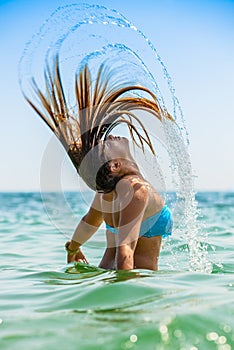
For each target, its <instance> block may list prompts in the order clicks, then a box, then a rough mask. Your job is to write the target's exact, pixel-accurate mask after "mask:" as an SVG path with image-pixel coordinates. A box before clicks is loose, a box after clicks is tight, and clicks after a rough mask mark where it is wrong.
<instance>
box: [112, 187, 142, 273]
mask: <svg viewBox="0 0 234 350" xmlns="http://www.w3.org/2000/svg"><path fill="white" fill-rule="evenodd" d="M128 186H131V184H129V183H125V184H123V188H122V189H123V191H122V189H121V191H120V195H121V192H122V196H121V197H122V198H121V201H120V203H121V210H120V218H119V233H118V245H117V250H116V264H117V266H116V267H117V269H118V270H131V269H133V268H134V251H135V248H136V245H137V241H138V238H139V231H140V227H141V223H142V219H143V216H144V212H145V208H146V206H147V203H148V189H147V187H146V186H145V185H142V184H136V185H134V186H133V187H131V188H129V189H128V188H127V187H128ZM124 187H126V188H124ZM124 193H125V194H124ZM126 194H127V195H128V196H129V195H131V196H132V198H131V200H129V199H127V198H126V197H127V195H126ZM125 203H128V204H127V205H125Z"/></svg>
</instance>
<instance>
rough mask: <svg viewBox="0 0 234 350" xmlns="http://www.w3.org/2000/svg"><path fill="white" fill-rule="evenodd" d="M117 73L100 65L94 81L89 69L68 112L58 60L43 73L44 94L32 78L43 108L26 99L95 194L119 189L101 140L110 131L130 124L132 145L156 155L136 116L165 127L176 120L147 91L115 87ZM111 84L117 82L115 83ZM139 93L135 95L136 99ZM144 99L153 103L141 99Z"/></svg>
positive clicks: (80, 78)
mask: <svg viewBox="0 0 234 350" xmlns="http://www.w3.org/2000/svg"><path fill="white" fill-rule="evenodd" d="M113 74H115V73H114V71H113V70H111V69H110V68H109V67H107V66H106V65H104V64H102V65H100V67H99V69H98V72H97V75H96V77H95V79H93V77H91V73H90V70H89V67H88V65H87V64H86V65H84V67H83V68H81V69H80V70H79V72H78V73H77V74H76V76H75V96H76V106H75V109H74V107H73V108H71V107H70V106H68V102H67V98H66V95H65V92H64V88H63V84H62V79H61V74H60V69H59V57H58V56H56V58H55V60H54V62H53V66H52V68H51V67H49V65H48V64H46V66H45V69H44V76H45V87H46V91H45V93H43V92H42V91H41V89H40V88H39V87H38V85H37V83H36V81H35V79H34V78H32V87H33V91H34V93H35V97H36V98H37V101H38V102H39V106H40V107H38V103H36V102H34V101H32V100H31V99H29V98H28V97H27V96H26V95H25V98H26V100H27V101H28V102H29V104H30V105H31V106H32V107H33V109H34V110H35V111H36V112H37V114H38V115H39V116H40V117H41V118H42V119H43V120H44V122H45V123H46V124H47V125H48V127H49V128H50V129H51V130H52V132H53V133H55V134H56V136H57V137H58V139H59V140H60V141H61V143H62V144H63V146H64V147H65V149H66V151H67V153H68V155H69V157H70V159H71V161H72V163H73V165H74V166H75V168H76V169H77V171H78V173H79V175H80V176H81V177H82V179H83V180H84V181H85V182H86V184H87V185H88V186H89V187H90V188H91V189H93V190H95V191H103V192H110V191H111V190H113V189H114V188H115V185H116V183H117V181H118V180H119V178H118V177H113V176H112V175H111V174H110V171H109V160H106V159H105V152H104V149H100V147H98V144H99V143H100V140H103V139H104V140H105V138H106V137H107V136H108V134H109V133H110V132H111V130H112V129H113V128H114V127H116V126H117V125H119V124H126V125H127V127H128V129H129V133H130V137H131V139H132V141H133V142H134V143H135V144H136V145H137V146H139V147H141V148H142V150H143V152H144V149H145V145H147V146H148V147H149V148H150V150H151V152H152V153H153V154H155V151H154V148H153V145H152V143H151V140H150V137H149V135H148V132H147V130H146V129H145V127H144V125H143V123H142V121H141V120H140V119H139V117H138V116H137V115H136V112H137V111H139V110H143V111H147V112H149V113H151V114H153V115H154V116H155V117H156V118H158V119H159V120H160V121H162V119H163V118H167V119H170V120H171V121H173V118H172V117H171V116H170V114H168V113H165V110H164V111H162V109H161V106H160V104H159V102H158V100H157V98H156V96H155V95H154V94H153V93H152V92H151V91H150V90H149V89H148V88H146V87H144V86H141V85H135V84H133V85H130V84H129V83H128V82H121V81H116V83H115V84H113V83H110V81H112V82H113ZM110 78H112V79H110ZM133 92H135V93H138V95H137V96H136V95H133V94H132V93H133ZM140 93H143V94H144V95H146V96H148V97H140Z"/></svg>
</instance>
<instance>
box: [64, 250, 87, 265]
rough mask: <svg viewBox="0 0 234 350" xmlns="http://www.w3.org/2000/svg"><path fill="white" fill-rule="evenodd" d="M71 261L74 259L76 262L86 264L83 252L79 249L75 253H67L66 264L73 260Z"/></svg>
mask: <svg viewBox="0 0 234 350" xmlns="http://www.w3.org/2000/svg"><path fill="white" fill-rule="evenodd" d="M73 261H76V262H83V263H85V264H88V263H89V262H88V260H87V259H86V257H85V255H84V253H83V252H82V251H81V250H79V252H77V253H74V254H71V253H67V262H68V264H69V263H71V262H73Z"/></svg>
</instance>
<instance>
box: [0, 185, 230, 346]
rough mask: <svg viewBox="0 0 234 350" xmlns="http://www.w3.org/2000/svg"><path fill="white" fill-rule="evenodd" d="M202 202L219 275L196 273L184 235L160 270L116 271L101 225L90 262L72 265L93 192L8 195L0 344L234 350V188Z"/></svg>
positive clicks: (167, 248) (170, 246)
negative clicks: (107, 257)
mask: <svg viewBox="0 0 234 350" xmlns="http://www.w3.org/2000/svg"><path fill="white" fill-rule="evenodd" d="M196 200H197V203H198V208H199V216H198V219H197V220H198V224H199V227H200V230H202V231H204V232H205V233H206V234H208V236H207V237H206V235H205V236H204V237H206V241H205V242H203V245H204V246H205V249H206V252H207V259H208V260H209V262H210V264H212V272H210V273H207V272H202V269H201V271H192V270H191V268H190V267H189V259H190V257H189V256H190V253H189V249H188V244H187V243H186V237H183V233H178V232H175V234H174V236H173V237H172V238H171V239H169V240H168V241H165V243H164V247H163V249H162V252H161V256H160V264H159V271H158V272H152V271H147V270H133V271H126V272H116V271H106V270H102V269H99V268H97V267H96V266H97V265H98V263H99V261H100V259H101V256H102V253H103V250H104V246H105V244H104V229H103V228H101V229H100V230H99V231H98V233H97V234H96V235H95V236H93V238H92V239H91V241H90V242H88V243H86V245H85V247H84V251H85V253H86V256H87V258H88V260H89V262H90V265H89V266H88V265H83V264H81V263H80V264H69V265H67V264H66V254H65V251H64V243H65V242H66V240H67V239H68V238H69V237H70V236H71V235H72V233H73V230H74V229H75V226H76V224H77V223H78V221H79V219H80V218H81V217H82V215H83V214H84V213H85V211H86V209H87V206H88V204H89V202H90V201H91V197H90V194H89V193H87V194H79V193H65V197H63V196H61V195H60V194H57V193H47V194H44V195H43V198H42V196H41V194H40V193H1V194H0V259H1V274H0V349H1V350H7V349H9V350H15V349H17V350H18V349H24V350H28V349H43V350H47V349H49V350H52V349H54V350H58V349H65V350H66V349H69V350H73V349H78V350H83V349H87V350H88V349H100V350H101V349H104V350H105V349H108V350H121V349H143V350H147V349H149V350H153V349H155V350H160V349H162V350H166V349H169V350H177V349H178V350H179V349H180V350H187V349H188V350H197V349H199V350H200V349H201V350H209V349H211V350H214V349H218V350H231V349H234V193H231V192H229V193H223V192H222V193H217V192H212V193H211V192H209V193H208V192H203V193H198V194H197V195H196ZM177 231H178V230H177ZM193 259H196V257H193Z"/></svg>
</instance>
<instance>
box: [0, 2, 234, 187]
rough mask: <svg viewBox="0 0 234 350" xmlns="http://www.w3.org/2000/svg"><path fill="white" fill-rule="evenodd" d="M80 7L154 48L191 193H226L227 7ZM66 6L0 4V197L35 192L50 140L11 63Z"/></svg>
mask: <svg viewBox="0 0 234 350" xmlns="http://www.w3.org/2000/svg"><path fill="white" fill-rule="evenodd" d="M74 2H77V3H78V2H79V1H74ZM82 2H84V1H82ZM87 2H88V3H90V4H93V3H97V4H100V5H104V6H107V7H110V8H115V9H117V10H118V11H120V12H121V13H123V14H124V15H125V16H126V17H127V18H129V19H130V21H131V22H133V23H134V24H135V25H136V26H137V27H138V28H139V29H141V30H142V31H143V32H144V33H145V34H146V36H148V37H149V38H150V39H151V41H152V42H153V44H154V45H155V47H156V48H157V50H158V52H159V54H160V56H161V57H162V59H163V61H164V63H165V64H166V66H167V68H168V71H169V73H170V75H171V76H172V79H173V82H174V86H175V88H176V95H177V97H178V98H179V100H180V103H181V106H182V108H183V111H184V114H185V118H186V125H187V129H188V132H189V138H190V143H191V145H190V153H191V159H192V165H193V169H194V173H195V175H197V179H196V182H195V188H196V189H197V190H234V157H233V152H234V151H233V150H234V1H227V0H219V1H216V0H210V1H208V0H203V1H199V0H191V1H187V0H160V1H159V0H144V1H135V0H129V1H126V0H118V1H111V0H99V1H98V0H97V1H87ZM70 3H72V2H71V1H59V0H55V1H45V0H40V1H35V2H34V1H29V0H28V1H26V0H18V1H17V0H15V1H14V0H12V1H7V0H6V1H0V40H1V41H0V45H1V55H0V77H1V84H0V96H1V109H0V110H1V116H0V118H1V136H0V160H1V163H0V191H7V190H12V191H13V190H25V191H30V190H39V189H40V180H39V178H40V166H41V159H42V157H43V153H44V150H45V147H46V145H47V143H48V141H49V139H50V136H51V134H50V131H49V129H48V128H47V127H46V126H45V125H44V124H43V123H42V122H41V120H39V118H38V117H37V116H36V115H35V113H34V112H33V111H32V110H31V108H30V107H29V106H28V105H27V103H26V102H25V100H24V98H23V97H22V95H21V92H20V89H19V86H18V76H17V65H18V61H19V58H20V56H21V53H22V51H23V48H24V45H25V43H26V42H27V41H28V40H29V39H31V37H32V35H33V34H34V33H35V32H36V31H37V30H38V28H39V27H40V25H41V24H42V23H43V21H44V20H45V19H46V18H48V17H49V16H50V14H51V13H52V12H53V11H54V10H55V9H56V8H57V7H58V6H60V5H65V4H70ZM72 176H74V174H72Z"/></svg>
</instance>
